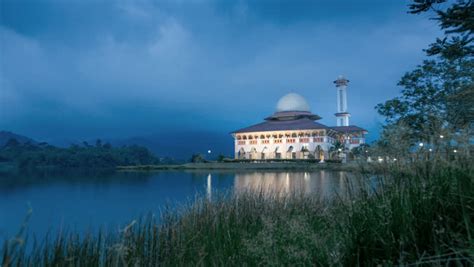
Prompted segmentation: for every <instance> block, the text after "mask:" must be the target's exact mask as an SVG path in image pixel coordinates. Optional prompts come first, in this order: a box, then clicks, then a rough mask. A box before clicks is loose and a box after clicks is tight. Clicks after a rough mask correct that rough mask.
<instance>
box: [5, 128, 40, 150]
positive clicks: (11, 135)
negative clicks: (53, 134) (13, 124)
mask: <svg viewBox="0 0 474 267" xmlns="http://www.w3.org/2000/svg"><path fill="white" fill-rule="evenodd" d="M10 139H16V140H17V141H18V142H19V143H21V144H24V143H28V142H30V143H32V144H35V143H37V142H36V141H35V140H33V139H31V138H29V137H26V136H23V135H19V134H16V133H12V132H8V131H0V147H3V146H4V145H5V144H6V143H7V142H8V140H10Z"/></svg>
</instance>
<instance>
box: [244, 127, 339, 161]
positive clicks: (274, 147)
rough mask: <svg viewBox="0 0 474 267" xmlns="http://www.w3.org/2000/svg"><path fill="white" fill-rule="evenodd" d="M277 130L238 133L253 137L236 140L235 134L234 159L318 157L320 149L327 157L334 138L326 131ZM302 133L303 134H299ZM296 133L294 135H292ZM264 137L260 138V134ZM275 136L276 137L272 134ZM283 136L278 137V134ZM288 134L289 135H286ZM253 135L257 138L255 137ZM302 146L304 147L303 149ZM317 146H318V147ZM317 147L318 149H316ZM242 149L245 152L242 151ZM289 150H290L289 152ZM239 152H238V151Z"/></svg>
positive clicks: (322, 154) (322, 155)
mask: <svg viewBox="0 0 474 267" xmlns="http://www.w3.org/2000/svg"><path fill="white" fill-rule="evenodd" d="M314 132H315V131H279V132H259V133H255V132H254V133H240V134H238V135H240V136H241V137H242V136H247V137H248V136H249V135H250V136H253V139H248V138H247V139H246V140H243V139H241V140H238V139H237V135H235V158H236V159H239V158H240V159H276V158H281V159H291V158H296V159H304V158H310V156H309V155H310V154H311V155H313V156H314V157H315V158H318V159H319V158H320V155H318V153H316V152H317V151H321V153H320V154H321V157H324V158H328V151H329V149H330V147H332V146H333V143H334V142H335V139H334V138H332V137H330V136H327V135H326V131H324V130H320V131H317V133H318V134H317V135H316V136H314V135H313V134H314ZM301 133H303V134H304V135H303V136H299V135H301ZM295 134H296V136H294V135H295ZM262 135H264V136H265V137H264V138H263V139H262V138H261V136H262ZM275 135H276V136H277V137H276V138H275V137H274V136H275ZM281 135H283V137H281V138H280V136H281ZM288 135H289V136H288ZM255 136H257V137H258V138H256V139H255ZM303 147H304V148H305V149H303ZM318 147H319V148H318ZM290 148H291V149H290ZM317 148H318V149H319V150H317ZM242 151H244V152H245V153H242ZM290 151H291V152H290ZM239 152H240V153H239Z"/></svg>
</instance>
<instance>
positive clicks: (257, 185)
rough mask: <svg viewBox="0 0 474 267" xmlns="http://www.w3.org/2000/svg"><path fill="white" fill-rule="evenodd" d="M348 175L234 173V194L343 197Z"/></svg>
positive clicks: (334, 173) (329, 173)
mask: <svg viewBox="0 0 474 267" xmlns="http://www.w3.org/2000/svg"><path fill="white" fill-rule="evenodd" d="M348 175H349V174H348V173H345V172H328V171H324V170H321V171H319V172H249V173H236V174H235V178H234V192H236V193H244V192H249V191H250V192H258V193H264V194H275V193H276V194H288V193H296V194H305V195H309V194H317V195H319V196H321V197H322V198H328V197H331V196H334V194H336V193H337V194H341V195H344V194H345V193H346V191H347V186H348V181H349V177H348Z"/></svg>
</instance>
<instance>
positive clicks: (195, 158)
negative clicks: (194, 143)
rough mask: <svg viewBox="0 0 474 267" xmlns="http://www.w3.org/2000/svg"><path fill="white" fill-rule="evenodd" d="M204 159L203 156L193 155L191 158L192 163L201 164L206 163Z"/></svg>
mask: <svg viewBox="0 0 474 267" xmlns="http://www.w3.org/2000/svg"><path fill="white" fill-rule="evenodd" d="M204 161H205V160H204V157H203V156H202V155H201V154H193V155H192V156H191V162H192V163H199V162H204Z"/></svg>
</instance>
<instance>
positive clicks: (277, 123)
mask: <svg viewBox="0 0 474 267" xmlns="http://www.w3.org/2000/svg"><path fill="white" fill-rule="evenodd" d="M313 129H314V130H316V129H330V128H329V127H327V126H326V125H324V124H321V123H317V122H315V121H314V120H311V119H309V118H301V119H296V120H267V121H265V122H262V123H259V124H255V125H252V126H249V127H246V128H242V129H239V130H237V131H234V132H232V133H247V132H267V131H285V130H313Z"/></svg>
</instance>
